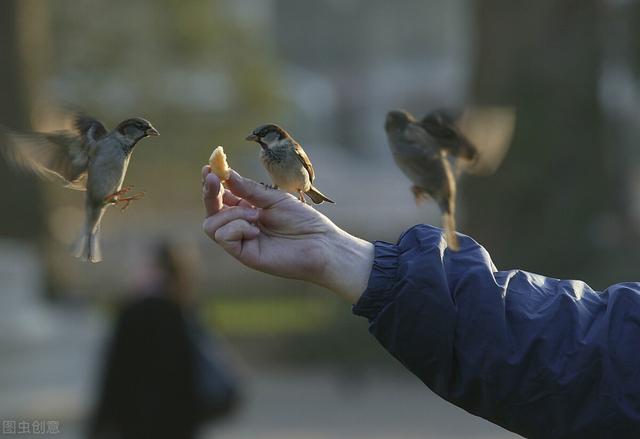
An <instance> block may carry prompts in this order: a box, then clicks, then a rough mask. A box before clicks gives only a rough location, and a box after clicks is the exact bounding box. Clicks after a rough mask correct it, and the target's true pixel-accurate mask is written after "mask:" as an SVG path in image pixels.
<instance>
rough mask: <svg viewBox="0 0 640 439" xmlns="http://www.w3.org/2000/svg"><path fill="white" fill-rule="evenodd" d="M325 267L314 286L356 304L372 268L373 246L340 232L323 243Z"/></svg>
mask: <svg viewBox="0 0 640 439" xmlns="http://www.w3.org/2000/svg"><path fill="white" fill-rule="evenodd" d="M325 255H326V256H325V258H324V259H325V263H324V267H323V269H322V271H321V273H320V276H319V277H318V280H317V282H316V283H318V284H319V285H322V286H324V287H326V288H328V289H330V290H331V291H333V292H334V293H336V294H338V295H339V296H341V297H343V298H344V299H345V300H347V301H348V302H349V303H356V302H357V301H358V300H359V299H360V296H361V295H362V293H363V292H364V290H365V289H366V288H367V282H368V280H369V275H370V273H371V267H372V265H373V256H374V246H373V244H372V243H370V242H368V241H364V240H362V239H360V238H357V237H355V236H352V235H350V234H348V233H347V232H345V231H343V230H337V231H335V232H332V233H331V234H330V236H329V238H328V239H327V240H326V242H325Z"/></svg>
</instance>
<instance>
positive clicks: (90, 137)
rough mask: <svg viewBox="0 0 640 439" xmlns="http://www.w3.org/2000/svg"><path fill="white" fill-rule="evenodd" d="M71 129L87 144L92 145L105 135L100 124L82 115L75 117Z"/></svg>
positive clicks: (104, 129) (105, 132)
mask: <svg viewBox="0 0 640 439" xmlns="http://www.w3.org/2000/svg"><path fill="white" fill-rule="evenodd" d="M73 127H74V128H75V130H76V131H77V132H78V134H80V136H82V137H83V138H84V139H85V141H86V142H87V143H94V142H96V141H98V140H99V139H100V138H102V137H103V136H105V135H106V134H107V129H106V128H105V127H104V125H103V124H102V122H100V121H99V120H97V119H94V118H93V117H91V116H87V115H86V114H82V113H78V114H76V115H75V117H74V119H73Z"/></svg>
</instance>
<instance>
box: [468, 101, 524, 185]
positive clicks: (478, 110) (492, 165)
mask: <svg viewBox="0 0 640 439" xmlns="http://www.w3.org/2000/svg"><path fill="white" fill-rule="evenodd" d="M515 123H516V112H515V109H514V108H512V107H491V106H479V107H470V108H467V109H465V111H464V112H463V113H462V116H461V117H460V119H459V120H458V121H456V126H457V127H458V128H459V129H460V131H461V132H462V133H464V135H465V136H466V138H467V139H469V141H470V142H471V143H472V144H473V145H475V147H476V150H477V153H478V154H477V156H476V157H475V159H474V160H472V161H471V162H468V163H467V164H466V166H465V169H464V170H465V172H468V173H471V174H476V175H489V174H492V173H494V172H495V171H496V170H497V169H498V167H499V166H500V164H501V163H502V161H503V160H504V157H505V156H506V154H507V151H509V147H510V145H511V138H512V137H513V132H514V128H515Z"/></svg>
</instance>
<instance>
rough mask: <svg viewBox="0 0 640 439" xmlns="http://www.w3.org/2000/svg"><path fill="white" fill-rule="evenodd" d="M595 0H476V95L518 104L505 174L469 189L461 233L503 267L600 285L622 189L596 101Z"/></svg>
mask: <svg viewBox="0 0 640 439" xmlns="http://www.w3.org/2000/svg"><path fill="white" fill-rule="evenodd" d="M599 4H600V3H599V2H598V1H596V0H562V1H557V0H538V1H536V2H528V1H523V0H518V1H514V0H478V1H477V2H476V11H475V13H476V15H475V19H476V40H475V41H476V51H475V56H476V59H475V72H474V82H473V85H472V90H473V95H474V101H475V102H477V103H479V104H506V105H515V106H516V108H517V117H518V120H517V127H516V134H515V138H514V142H513V145H512V147H511V150H510V151H509V153H508V155H507V158H506V160H505V162H504V163H503V165H502V167H501V168H500V170H499V171H498V172H497V173H496V174H495V175H494V176H491V177H489V178H473V177H469V178H468V179H467V181H466V182H465V183H464V184H463V185H462V186H463V187H462V195H461V197H462V205H463V207H464V223H463V227H462V230H463V231H464V232H467V233H469V234H471V235H472V236H474V237H475V238H476V239H478V240H479V241H480V242H481V243H482V244H484V245H486V246H487V247H488V249H489V250H490V252H491V253H492V256H493V257H494V260H495V262H496V265H497V266H498V267H499V268H501V269H508V268H514V267H517V268H522V269H524V270H528V271H535V272H540V273H543V274H546V275H550V276H556V277H562V278H583V279H584V280H587V281H592V282H593V281H595V282H596V283H597V284H598V286H602V282H605V281H609V280H610V273H607V272H606V269H607V267H606V264H603V262H604V261H605V256H606V253H607V251H606V249H607V246H608V244H609V243H611V242H612V240H613V241H615V239H614V236H613V235H615V233H616V230H615V227H610V221H609V220H608V219H609V218H610V214H611V212H612V211H613V210H614V206H615V203H614V201H613V199H614V194H615V193H616V184H615V178H614V176H615V172H614V171H615V170H614V169H612V168H613V165H612V162H614V161H613V160H611V158H610V156H609V154H608V148H612V147H613V145H610V144H607V143H605V142H604V141H603V138H602V127H603V117H602V115H601V112H600V110H599V105H598V79H599V67H600V65H599V62H600V57H599V38H598V36H599V23H598V16H599V7H598V5H599Z"/></svg>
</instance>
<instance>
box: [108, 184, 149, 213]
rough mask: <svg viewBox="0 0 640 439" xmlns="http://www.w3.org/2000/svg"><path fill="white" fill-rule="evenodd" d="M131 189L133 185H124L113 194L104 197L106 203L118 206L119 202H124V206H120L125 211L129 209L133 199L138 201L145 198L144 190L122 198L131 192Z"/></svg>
mask: <svg viewBox="0 0 640 439" xmlns="http://www.w3.org/2000/svg"><path fill="white" fill-rule="evenodd" d="M131 189H133V186H132V185H130V186H124V187H123V188H122V189H120V190H119V191H116V192H114V193H112V194H111V195H108V196H106V197H105V198H104V204H111V205H113V206H117V205H118V203H123V205H122V207H120V210H121V211H123V212H124V211H125V210H127V208H128V207H129V204H131V202H132V201H136V200H140V199H142V198H144V194H145V193H144V192H138V193H137V194H135V195H132V196H130V197H123V198H121V196H122V195H124V194H126V193H128V192H130V191H131Z"/></svg>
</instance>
